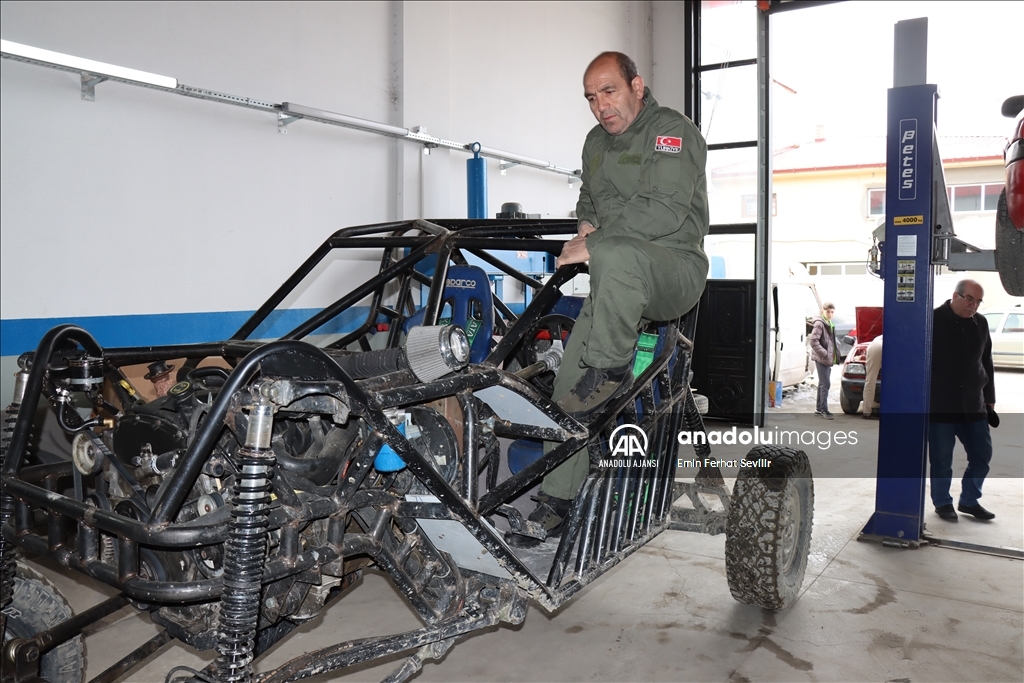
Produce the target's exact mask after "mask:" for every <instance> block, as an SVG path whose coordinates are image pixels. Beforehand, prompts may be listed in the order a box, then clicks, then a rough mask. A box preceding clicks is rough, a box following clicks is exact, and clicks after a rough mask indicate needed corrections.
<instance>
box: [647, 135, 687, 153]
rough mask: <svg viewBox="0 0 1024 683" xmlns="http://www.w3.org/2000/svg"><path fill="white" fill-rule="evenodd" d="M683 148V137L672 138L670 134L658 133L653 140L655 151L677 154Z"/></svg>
mask: <svg viewBox="0 0 1024 683" xmlns="http://www.w3.org/2000/svg"><path fill="white" fill-rule="evenodd" d="M682 149H683V139H682V138H674V137H672V136H670V135H659V136H658V139H657V140H655V141H654V151H655V152H670V153H672V154H679V152H680V151H682Z"/></svg>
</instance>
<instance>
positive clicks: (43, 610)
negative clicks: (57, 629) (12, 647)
mask: <svg viewBox="0 0 1024 683" xmlns="http://www.w3.org/2000/svg"><path fill="white" fill-rule="evenodd" d="M4 614H5V615H6V616H7V630H6V631H5V632H4V642H6V641H8V640H12V639H14V638H31V637H32V636H34V635H35V634H37V633H41V632H43V631H46V630H49V629H51V628H53V627H54V626H56V625H57V624H60V623H62V622H64V621H66V620H68V619H70V618H71V617H73V616H74V612H73V611H72V609H71V605H69V604H68V601H67V600H65V599H64V596H63V595H61V594H60V591H58V590H57V588H56V587H55V586H54V585H53V584H52V583H50V581H49V579H47V578H46V577H44V576H43V575H42V574H40V573H39V572H36V571H35V570H33V569H30V568H29V567H27V566H25V565H23V564H21V563H20V562H19V563H18V570H17V573H16V574H15V577H14V596H13V599H12V601H11V604H9V605H8V606H7V607H6V608H5V609H4ZM39 675H40V676H41V677H42V678H43V679H45V680H47V681H54V682H55V681H61V683H82V681H84V680H85V643H84V639H83V638H82V636H80V635H79V636H75V637H74V638H72V639H71V640H69V641H67V642H65V643H64V644H63V645H60V646H58V647H55V648H54V649H52V650H50V651H49V652H46V653H44V654H43V656H42V661H41V662H40V664H39Z"/></svg>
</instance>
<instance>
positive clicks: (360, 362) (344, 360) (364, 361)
mask: <svg viewBox="0 0 1024 683" xmlns="http://www.w3.org/2000/svg"><path fill="white" fill-rule="evenodd" d="M335 361H336V362H337V363H338V365H340V366H341V368H342V369H343V370H344V371H345V372H347V373H348V374H349V375H351V377H352V378H353V379H368V378H370V377H377V376H379V375H386V374H388V373H389V372H397V371H398V370H408V369H409V361H408V360H406V358H405V349H381V350H379V351H366V352H365V353H354V354H352V355H351V356H342V357H341V358H336V359H335Z"/></svg>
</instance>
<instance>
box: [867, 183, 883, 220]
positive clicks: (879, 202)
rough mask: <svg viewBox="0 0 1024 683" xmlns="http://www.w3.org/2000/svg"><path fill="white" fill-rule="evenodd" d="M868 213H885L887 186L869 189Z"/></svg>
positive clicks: (874, 214) (876, 214) (870, 214)
mask: <svg viewBox="0 0 1024 683" xmlns="http://www.w3.org/2000/svg"><path fill="white" fill-rule="evenodd" d="M868 215H869V216H884V215H885V188H881V189H877V190H868Z"/></svg>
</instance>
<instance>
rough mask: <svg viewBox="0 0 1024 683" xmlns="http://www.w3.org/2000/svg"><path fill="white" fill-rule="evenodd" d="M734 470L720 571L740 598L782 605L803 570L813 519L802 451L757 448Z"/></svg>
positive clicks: (793, 593)
mask: <svg viewBox="0 0 1024 683" xmlns="http://www.w3.org/2000/svg"><path fill="white" fill-rule="evenodd" d="M747 460H750V461H753V462H758V463H759V464H763V465H764V466H760V467H745V468H742V469H740V472H739V475H738V476H737V477H736V485H735V486H734V487H733V491H732V498H731V500H730V501H729V514H728V517H727V519H726V526H725V574H726V578H727V579H728V581H729V591H730V592H731V593H732V596H733V597H734V598H736V599H737V600H739V601H740V602H743V603H746V604H748V605H754V606H755V607H762V608H764V609H773V610H778V609H783V608H785V607H788V606H789V605H790V604H792V602H793V601H794V600H795V599H796V597H797V595H798V594H799V592H800V586H801V585H802V584H803V580H804V572H805V571H806V570H807V554H808V551H809V549H810V545H811V526H812V524H813V521H814V481H813V480H812V479H811V464H810V462H809V461H808V459H807V455H806V454H805V453H804V452H803V451H800V450H796V449H792V448H777V447H770V446H758V447H757V448H754V449H752V450H751V451H750V453H749V454H748V455H747Z"/></svg>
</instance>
